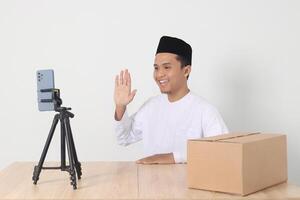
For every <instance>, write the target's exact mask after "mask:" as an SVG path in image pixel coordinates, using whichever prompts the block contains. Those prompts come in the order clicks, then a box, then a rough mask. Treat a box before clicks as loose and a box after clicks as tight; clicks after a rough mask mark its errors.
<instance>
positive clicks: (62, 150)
mask: <svg viewBox="0 0 300 200" xmlns="http://www.w3.org/2000/svg"><path fill="white" fill-rule="evenodd" d="M60 153H61V170H65V169H66V131H65V126H64V121H63V118H62V117H61V118H60Z"/></svg>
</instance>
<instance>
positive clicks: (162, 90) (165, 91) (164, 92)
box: [160, 89, 169, 94]
mask: <svg viewBox="0 0 300 200" xmlns="http://www.w3.org/2000/svg"><path fill="white" fill-rule="evenodd" d="M160 92H161V93H163V94H168V93H169V90H164V89H160Z"/></svg>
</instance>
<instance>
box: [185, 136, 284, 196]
mask: <svg viewBox="0 0 300 200" xmlns="http://www.w3.org/2000/svg"><path fill="white" fill-rule="evenodd" d="M187 154H188V155H187V170H188V171H187V175H188V187H189V188H196V189H204V190H212V191H219V192H226V193H233V194H240V195H243V196H244V195H247V194H250V193H253V192H256V191H258V190H262V189H264V188H266V187H269V186H272V185H275V184H278V183H282V182H285V181H287V146H286V136H285V135H282V134H269V133H264V134H263V133H231V134H225V135H219V136H215V137H207V138H201V139H193V140H189V141H188V152H187Z"/></svg>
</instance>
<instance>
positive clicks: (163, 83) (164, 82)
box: [158, 80, 169, 86]
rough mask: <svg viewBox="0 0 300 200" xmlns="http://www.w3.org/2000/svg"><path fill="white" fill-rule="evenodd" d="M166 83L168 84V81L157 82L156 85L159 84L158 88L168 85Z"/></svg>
mask: <svg viewBox="0 0 300 200" xmlns="http://www.w3.org/2000/svg"><path fill="white" fill-rule="evenodd" d="M168 82H169V81H168V80H159V81H158V83H159V85H160V86H165V85H167V84H168Z"/></svg>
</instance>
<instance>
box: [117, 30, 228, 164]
mask: <svg viewBox="0 0 300 200" xmlns="http://www.w3.org/2000/svg"><path fill="white" fill-rule="evenodd" d="M191 63H192V48H191V46H190V45H189V44H187V43H186V42H184V41H183V40H181V39H178V38H174V37H169V36H163V37H162V38H161V39H160V41H159V45H158V48H157V51H156V55H155V61H154V73H153V77H154V80H155V82H156V83H157V85H158V86H159V88H160V91H161V93H162V94H160V95H158V96H155V97H152V98H150V99H149V100H148V101H147V102H145V103H144V105H143V106H142V107H141V108H140V109H139V110H138V112H136V113H135V114H134V115H132V116H130V117H129V116H128V114H127V112H126V106H127V105H128V104H129V103H130V102H131V101H132V100H133V98H134V96H135V94H136V90H133V91H131V77H130V73H129V72H128V70H127V69H126V70H125V71H121V72H120V75H117V76H116V79H115V92H114V100H115V104H116V110H115V121H116V122H115V123H116V133H117V139H118V142H119V144H120V145H124V146H127V145H129V144H132V143H135V142H138V141H140V140H143V147H144V153H145V155H146V157H145V158H143V159H140V160H138V161H136V162H137V163H140V164H172V163H183V162H186V148H187V147H186V146H187V140H188V139H195V138H201V137H208V136H215V135H219V134H224V133H227V132H228V130H227V127H226V125H225V123H224V122H223V119H222V117H221V116H220V114H219V113H218V111H217V110H216V109H215V108H214V107H213V106H212V105H210V104H209V103H208V102H206V100H204V99H203V98H201V97H198V96H196V95H195V94H194V93H192V92H190V90H189V88H188V85H187V80H188V77H189V75H190V73H191Z"/></svg>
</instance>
